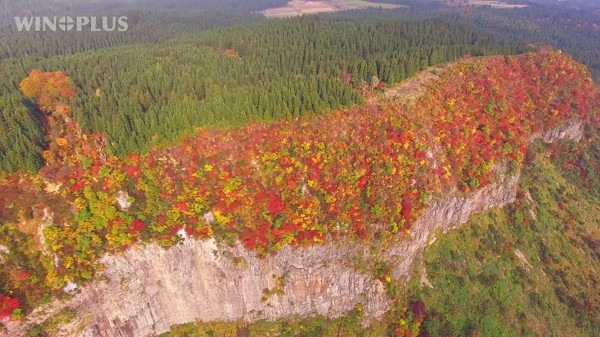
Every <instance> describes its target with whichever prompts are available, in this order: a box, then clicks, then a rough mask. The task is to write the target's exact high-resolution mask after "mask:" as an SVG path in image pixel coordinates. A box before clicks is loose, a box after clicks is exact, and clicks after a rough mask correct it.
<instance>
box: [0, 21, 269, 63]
mask: <svg viewBox="0 0 600 337" xmlns="http://www.w3.org/2000/svg"><path fill="white" fill-rule="evenodd" d="M103 15H110V16H112V15H115V16H126V17H127V24H128V29H127V31H125V32H116V31H112V32H104V31H94V32H91V31H89V30H83V31H81V32H76V31H75V30H72V31H57V32H50V31H46V32H34V31H33V30H32V31H30V32H27V31H21V32H19V31H17V27H16V25H15V23H14V22H11V24H10V25H8V26H6V27H3V28H0V46H1V48H0V59H5V58H9V57H43V58H48V57H51V56H56V55H67V54H75V53H79V52H85V51H92V50H99V49H104V48H109V47H115V46H124V45H132V44H139V43H158V42H161V41H165V40H167V39H169V38H173V37H176V36H180V35H183V34H193V33H197V32H199V31H202V30H207V29H214V28H219V27H225V26H231V25H243V24H249V23H251V22H254V21H258V20H264V17H263V16H262V15H260V14H240V13H227V12H213V11H206V10H199V11H191V12H185V11H125V12H110V13H108V14H103Z"/></svg>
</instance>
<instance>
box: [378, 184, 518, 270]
mask: <svg viewBox="0 0 600 337" xmlns="http://www.w3.org/2000/svg"><path fill="white" fill-rule="evenodd" d="M518 183H519V175H518V174H517V175H513V176H508V177H506V178H504V179H503V180H502V181H499V182H496V183H493V184H491V185H489V186H486V187H484V188H481V189H479V190H478V191H477V192H474V193H471V194H468V195H459V194H457V193H451V194H450V196H449V197H448V198H445V199H441V200H434V201H432V202H431V204H430V205H429V208H428V209H426V210H425V212H424V213H423V215H422V216H421V217H420V218H419V219H418V220H417V221H416V222H415V224H414V226H413V228H414V229H413V231H412V232H411V238H410V240H407V241H405V242H403V243H401V244H399V245H395V246H392V247H390V249H388V250H387V251H386V252H385V257H386V258H387V259H389V260H390V262H392V263H391V265H392V268H393V273H394V278H396V279H399V278H402V277H404V276H408V274H409V273H410V271H411V266H412V264H413V262H414V260H415V259H416V258H417V257H418V256H419V255H420V253H421V251H422V250H423V248H425V246H427V244H428V241H429V242H430V243H433V241H434V240H435V232H436V230H437V229H438V228H441V229H442V230H443V231H444V232H446V231H448V230H450V229H452V228H453V227H456V226H459V225H461V224H464V223H465V222H467V220H469V216H470V215H471V214H472V213H478V212H481V211H484V210H486V209H488V208H492V207H502V206H505V205H507V204H510V203H512V202H513V201H514V200H515V198H516V195H517V185H518Z"/></svg>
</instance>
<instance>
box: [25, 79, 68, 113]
mask: <svg viewBox="0 0 600 337" xmlns="http://www.w3.org/2000/svg"><path fill="white" fill-rule="evenodd" d="M19 88H20V89H21V92H22V93H23V95H25V96H26V97H34V98H36V99H37V103H38V105H39V107H40V109H41V110H42V111H45V112H51V111H58V112H59V113H68V112H70V108H68V107H67V106H65V105H62V104H60V103H61V102H63V101H65V100H68V99H71V98H73V97H74V96H75V89H73V87H72V85H71V81H70V79H69V78H68V77H67V75H66V74H65V73H63V72H61V71H55V72H43V71H41V70H39V69H34V70H32V71H31V73H30V74H29V76H27V77H26V78H25V79H24V80H23V81H22V82H21V83H20V84H19ZM57 107H58V109H57Z"/></svg>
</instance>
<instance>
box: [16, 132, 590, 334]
mask: <svg viewBox="0 0 600 337" xmlns="http://www.w3.org/2000/svg"><path fill="white" fill-rule="evenodd" d="M582 136H583V124H582V123H580V122H578V121H576V122H574V123H572V124H571V125H569V126H568V127H566V128H562V129H557V130H552V131H549V132H546V133H544V134H538V135H534V136H533V137H532V138H531V140H534V139H535V138H541V139H543V140H544V141H546V142H550V141H553V140H555V139H557V138H570V139H575V140H578V139H581V138H582ZM497 173H498V177H500V178H499V179H498V181H497V182H496V183H494V184H492V185H489V186H487V187H485V188H482V189H480V190H479V191H477V192H475V193H471V194H468V195H463V194H459V193H457V192H456V191H450V192H449V193H447V194H446V196H445V197H437V198H436V199H435V200H432V201H431V202H430V207H429V208H428V209H427V210H425V212H424V214H423V215H422V217H421V218H419V220H418V221H417V222H416V223H415V225H414V227H413V231H412V232H411V237H410V238H409V239H407V240H404V241H402V242H400V243H398V244H396V245H394V246H391V247H389V249H388V250H386V251H385V252H384V253H383V254H382V256H383V258H384V259H385V260H387V261H388V262H389V263H390V265H392V267H393V275H394V278H396V279H401V278H403V277H406V276H408V275H409V273H410V271H411V266H412V264H413V262H414V261H415V259H416V258H417V257H418V256H419V254H420V253H421V252H422V250H423V249H424V247H425V246H426V245H427V244H428V242H429V243H431V242H432V241H433V240H435V232H436V230H437V229H438V228H441V229H442V230H444V231H447V230H450V229H451V228H453V227H455V226H458V225H460V224H463V223H465V222H466V221H467V220H468V218H469V216H470V215H471V214H472V213H473V212H481V211H483V210H485V209H488V208H491V207H497V206H504V205H506V204H509V203H511V202H513V201H514V199H515V196H516V188H517V184H518V181H519V175H518V174H516V175H507V174H506V172H502V169H501V168H500V167H499V168H498V172H497ZM355 256H357V257H360V256H363V257H364V256H367V257H368V256H370V253H369V252H368V251H366V249H365V248H363V247H361V246H359V245H350V244H340V243H329V244H326V245H321V246H311V247H310V248H306V249H305V248H291V247H286V248H284V249H282V250H281V251H279V252H278V254H277V255H275V256H269V257H267V258H265V259H262V260H261V259H258V258H257V257H256V256H255V254H254V253H251V252H248V251H246V250H245V249H244V248H243V247H242V246H240V245H237V246H235V247H220V246H218V245H217V244H216V243H215V242H214V241H213V240H209V241H196V240H191V239H186V240H184V241H183V242H181V243H180V244H178V245H177V246H175V247H173V248H170V249H163V248H161V247H159V246H156V245H147V246H144V247H141V248H138V249H137V250H135V249H132V250H128V251H127V252H125V253H124V254H123V255H119V256H105V257H104V258H103V259H102V261H101V262H102V263H103V264H104V266H105V271H104V272H102V273H101V275H100V276H99V277H98V278H97V279H96V280H95V281H94V282H93V283H91V284H89V285H87V286H86V287H84V288H82V289H80V291H79V293H78V294H77V295H76V296H74V298H73V299H72V300H71V301H68V302H63V303H54V304H51V305H49V306H46V307H42V308H39V309H38V310H36V311H35V312H34V313H33V314H31V315H30V316H29V317H28V320H27V321H26V322H24V323H11V324H9V327H8V328H9V330H8V334H9V335H10V336H19V335H23V334H24V333H25V332H26V331H27V329H28V327H30V326H32V325H34V324H38V323H40V322H42V321H43V320H45V319H46V318H47V317H50V316H51V315H53V314H55V313H57V312H59V311H60V310H64V309H65V308H70V309H75V310H76V311H77V313H78V314H77V316H76V317H75V319H74V320H73V321H72V322H71V323H69V324H68V325H65V326H62V327H61V330H60V332H59V335H60V336H90V337H91V336H107V337H108V336H111V337H112V336H136V337H145V336H153V335H157V334H160V333H163V332H166V331H168V330H169V328H170V326H171V325H174V324H181V323H186V322H192V321H198V320H203V321H211V320H219V321H233V320H243V321H254V320H257V319H271V320H272V319H278V318H283V317H289V316H292V315H315V314H321V315H325V316H329V317H336V316H340V315H343V314H345V313H347V312H349V311H351V310H352V309H354V308H355V306H356V305H357V304H359V303H360V304H361V305H362V308H363V311H364V314H365V316H366V317H369V318H372V319H378V318H381V317H382V315H383V314H384V313H385V312H386V310H387V309H388V308H389V305H390V303H389V299H388V298H387V296H386V294H385V290H384V288H383V285H382V284H381V282H380V281H379V280H377V279H375V278H374V277H373V276H372V275H370V273H360V272H359V271H357V270H356V268H355V266H352V265H351V263H349V261H350V260H351V258H352V257H355Z"/></svg>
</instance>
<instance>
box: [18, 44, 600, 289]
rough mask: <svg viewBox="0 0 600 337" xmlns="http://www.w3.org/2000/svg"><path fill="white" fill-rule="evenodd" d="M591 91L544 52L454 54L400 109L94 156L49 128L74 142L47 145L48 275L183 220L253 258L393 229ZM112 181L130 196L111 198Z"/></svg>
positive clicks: (89, 267) (507, 156) (71, 270)
mask: <svg viewBox="0 0 600 337" xmlns="http://www.w3.org/2000/svg"><path fill="white" fill-rule="evenodd" d="M33 87H35V86H33ZM27 90H29V89H24V92H26V91H27ZM27 92H29V91H27ZM596 94H597V93H596V91H595V89H594V87H593V84H592V81H591V79H590V77H589V74H588V73H587V72H586V70H585V68H584V67H583V66H582V65H580V64H578V63H576V62H574V61H573V60H572V59H570V58H568V57H565V56H563V55H561V54H560V53H557V52H546V53H539V54H526V55H520V56H508V57H488V58H482V59H470V60H465V61H463V62H459V63H458V64H457V65H455V66H453V67H450V68H449V69H447V70H446V73H444V74H443V75H442V76H441V78H440V79H439V80H438V81H437V83H436V84H435V85H434V86H433V87H432V88H431V90H430V91H429V92H428V93H427V94H426V95H424V96H423V97H421V98H420V99H419V101H418V102H417V103H416V105H415V106H412V107H409V108H406V107H402V106H400V105H399V104H393V105H390V106H386V107H375V106H368V107H362V108H359V109H355V110H350V111H339V112H333V113H331V114H329V115H326V116H323V117H320V118H315V119H312V120H310V119H301V120H293V121H283V122H276V123H273V124H271V125H269V126H265V125H257V124H252V125H249V126H247V127H245V128H239V129H231V130H204V129H199V130H198V132H197V134H196V135H194V136H193V137H190V138H186V139H184V140H182V142H181V143H180V145H178V146H175V147H170V148H156V149H153V150H152V151H150V153H146V154H136V155H130V156H127V157H125V158H117V157H114V156H113V157H111V156H105V155H103V153H102V151H101V148H100V147H98V146H96V145H98V144H97V143H98V138H97V137H95V138H94V137H92V135H88V138H86V139H87V140H86V139H84V138H77V137H75V136H74V135H72V134H69V133H68V132H67V133H66V134H61V133H57V135H62V136H61V138H64V139H65V140H66V141H63V140H59V139H56V141H55V142H54V144H56V147H55V148H54V150H53V151H65V148H71V147H72V148H73V149H77V151H71V152H69V154H70V155H69V156H62V157H61V156H55V157H54V158H55V162H60V163H62V166H63V167H66V168H68V170H67V171H66V172H68V176H66V177H65V179H64V181H63V182H64V186H63V189H62V192H61V193H63V195H64V196H65V197H68V198H71V200H72V201H73V214H72V220H70V225H69V226H49V227H47V228H46V229H45V232H44V235H45V238H46V241H47V242H48V245H49V246H50V248H51V249H52V251H53V253H56V255H57V256H58V257H59V261H60V263H59V265H58V267H57V270H56V275H55V276H54V277H52V278H51V279H50V280H49V282H50V281H51V282H55V283H56V286H61V285H62V284H63V283H64V280H65V279H71V280H79V279H88V278H90V277H91V275H92V273H93V271H94V270H95V268H96V267H95V262H94V261H96V260H97V258H98V257H99V256H101V255H102V254H104V253H105V252H116V251H119V250H123V249H126V248H128V247H131V246H132V245H135V244H136V243H137V242H139V241H140V240H152V241H154V242H158V243H159V244H161V245H163V246H170V245H172V244H174V243H175V242H177V241H178V240H179V236H178V234H177V233H178V232H180V230H181V229H184V231H185V233H186V234H187V235H188V236H191V237H197V238H209V237H211V236H218V237H219V238H221V239H223V240H225V242H228V243H230V244H235V242H236V241H239V242H241V243H242V244H243V245H244V246H245V247H246V248H248V249H250V250H256V251H257V252H258V254H259V255H260V256H265V255H266V254H269V253H273V252H276V251H277V250H279V249H280V248H282V247H283V246H284V245H292V246H309V245H312V244H316V243H323V242H327V241H331V240H335V239H340V238H344V239H346V240H359V241H360V240H365V239H368V238H369V237H370V236H371V235H373V234H374V233H375V232H383V233H384V234H385V236H386V237H388V238H390V239H396V238H399V237H401V236H402V235H404V234H405V233H409V231H410V230H411V228H412V226H413V225H414V223H415V221H416V220H417V219H418V218H419V216H420V215H421V214H422V212H423V211H424V210H425V209H426V207H427V200H428V198H429V197H430V196H431V195H432V194H433V193H436V192H442V191H446V190H448V189H450V188H452V187H453V186H458V187H459V188H460V189H461V190H462V191H464V192H468V191H473V190H477V189H478V188H481V187H482V186H485V185H487V184H490V183H491V182H492V181H493V179H494V170H495V169H496V168H498V167H501V166H503V165H505V164H507V165H508V166H510V167H512V168H513V169H516V168H517V167H518V166H519V165H520V163H521V162H522V160H523V157H524V154H525V152H526V151H527V142H528V138H529V137H530V136H531V135H533V134H535V133H539V132H542V131H544V130H549V129H551V128H557V127H561V126H563V125H565V124H566V123H568V122H570V121H572V120H573V119H580V120H582V121H584V122H587V121H589V119H590V111H591V109H592V106H591V104H590V103H589V102H593V101H594V99H595V97H596V96H595V95H596ZM594 108H597V107H595V106H594ZM59 126H60V125H58V126H57V127H59ZM63 129H64V127H63ZM67 129H68V128H67ZM94 144H95V145H94ZM51 153H53V152H52V151H51ZM57 158H62V159H60V160H59V159H57ZM119 191H127V192H128V194H129V197H130V201H131V203H132V206H131V208H129V209H127V210H122V209H121V208H120V206H119V205H118V204H117V202H116V198H117V195H118V193H119Z"/></svg>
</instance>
